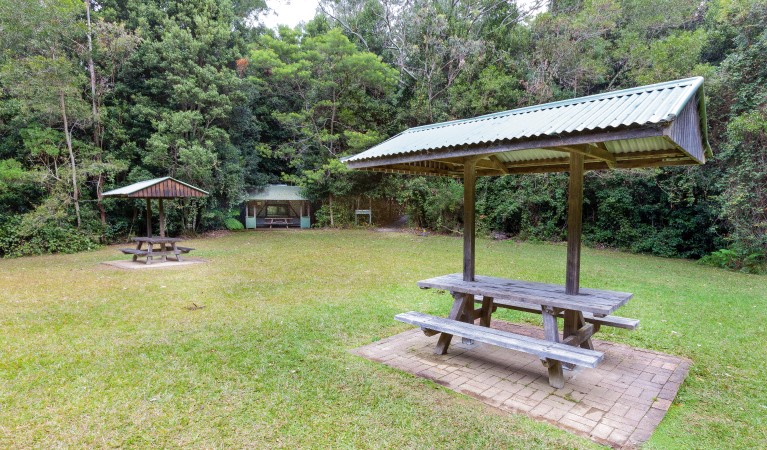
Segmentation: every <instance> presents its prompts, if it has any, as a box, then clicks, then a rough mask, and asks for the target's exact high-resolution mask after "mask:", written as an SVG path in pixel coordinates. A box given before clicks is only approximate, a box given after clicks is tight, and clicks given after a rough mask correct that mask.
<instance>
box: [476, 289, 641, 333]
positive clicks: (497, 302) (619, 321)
mask: <svg viewBox="0 0 767 450" xmlns="http://www.w3.org/2000/svg"><path fill="white" fill-rule="evenodd" d="M474 302H476V303H480V304H481V303H482V296H481V295H475V296H474ZM493 305H494V306H495V307H498V308H507V309H513V310H516V311H523V312H529V313H533V314H540V313H541V309H540V308H535V307H532V306H530V304H528V303H523V302H517V301H514V300H509V299H503V298H494V299H493ZM558 316H559V317H563V316H564V313H563V312H560V313H559V314H558ZM583 319H584V320H585V321H586V322H588V323H592V324H594V325H604V326H606V327H615V328H624V329H626V330H634V329H636V328H637V327H638V326H639V320H638V319H629V318H627V317H618V316H604V317H595V316H594V315H593V314H591V313H589V312H584V313H583Z"/></svg>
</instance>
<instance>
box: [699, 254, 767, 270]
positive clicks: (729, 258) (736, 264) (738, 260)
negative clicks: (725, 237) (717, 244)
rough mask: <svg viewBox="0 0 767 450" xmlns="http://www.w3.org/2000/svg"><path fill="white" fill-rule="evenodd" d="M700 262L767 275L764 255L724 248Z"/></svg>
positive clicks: (766, 262)
mask: <svg viewBox="0 0 767 450" xmlns="http://www.w3.org/2000/svg"><path fill="white" fill-rule="evenodd" d="M698 262H699V263H700V264H703V265H707V266H713V267H719V268H722V269H729V270H736V271H740V272H745V273H756V274H765V273H767V258H766V257H765V255H764V254H763V253H744V252H742V251H740V252H739V251H737V250H731V249H726V248H724V249H721V250H717V251H715V252H713V253H711V254H709V255H706V256H704V257H703V258H701V259H700V260H699V261H698Z"/></svg>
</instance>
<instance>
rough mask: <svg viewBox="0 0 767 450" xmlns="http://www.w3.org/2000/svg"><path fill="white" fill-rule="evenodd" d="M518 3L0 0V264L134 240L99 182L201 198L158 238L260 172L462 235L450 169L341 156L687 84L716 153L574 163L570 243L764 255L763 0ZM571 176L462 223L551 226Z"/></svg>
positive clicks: (759, 262) (131, 217)
mask: <svg viewBox="0 0 767 450" xmlns="http://www.w3.org/2000/svg"><path fill="white" fill-rule="evenodd" d="M543 3H544V2H540V4H543ZM535 6H536V5H531V4H530V2H525V3H524V4H520V5H518V4H517V3H515V2H514V1H512V0H387V1H381V0H322V1H321V2H320V7H319V8H318V11H317V15H316V17H315V18H314V19H313V20H312V21H310V22H309V23H307V24H304V25H303V26H299V27H297V28H295V29H290V28H286V27H281V28H279V29H278V30H270V29H265V28H263V27H261V26H259V24H258V19H257V18H258V13H259V12H261V11H263V10H265V9H266V8H267V7H268V4H265V3H263V2H262V1H260V0H246V1H231V0H192V1H165V0H164V1H157V0H128V1H113V0H104V1H90V0H44V1H35V2H21V3H19V2H12V1H9V0H0V30H2V33H0V45H2V52H1V53H0V255H19V254H29V253H39V252H48V251H76V250H79V249H82V248H88V247H90V246H91V245H93V244H94V243H95V242H98V241H102V242H103V241H109V240H112V239H117V238H120V237H121V236H125V235H126V234H128V233H131V232H134V231H135V230H136V229H140V224H139V223H138V221H140V220H141V219H140V218H139V216H140V215H138V214H137V208H138V207H139V206H140V205H138V204H132V203H130V202H126V201H122V202H115V201H107V200H102V198H101V192H103V191H104V190H105V189H108V188H111V187H114V186H117V185H122V184H126V183H128V182H134V181H138V180H142V179H146V178H149V177H154V176H165V175H170V176H175V177H178V178H180V179H182V180H185V181H188V182H191V183H193V184H196V185H199V186H201V187H203V188H204V189H206V190H208V191H210V192H212V193H213V195H212V196H211V197H210V198H208V199H206V200H204V201H197V202H178V203H176V204H174V205H172V206H171V207H170V211H169V213H170V215H171V216H172V219H175V220H171V223H175V224H183V225H174V226H176V227H177V229H175V230H172V231H175V232H182V231H186V232H190V231H193V230H197V231H200V230H203V229H206V228H215V227H220V226H222V225H223V223H224V221H225V219H227V218H229V217H231V216H232V215H236V214H237V211H238V209H239V203H240V199H241V196H242V194H243V193H244V191H245V190H247V189H251V188H255V187H259V186H262V185H264V184H266V183H269V182H290V183H295V184H298V185H301V186H303V187H304V188H305V190H306V192H307V194H308V195H310V196H311V198H312V199H314V200H315V201H316V202H317V203H318V206H319V208H318V209H319V211H318V216H317V219H318V221H319V223H321V224H323V225H334V226H341V225H344V224H346V223H348V222H349V220H350V218H351V215H350V210H351V209H352V208H353V204H354V203H355V202H356V201H359V199H360V198H361V197H362V196H364V197H367V198H369V199H371V201H372V200H377V201H382V202H386V203H387V204H388V205H398V206H397V208H399V209H400V210H401V211H404V212H407V213H409V216H410V219H411V221H412V222H413V223H414V224H415V225H418V226H422V227H425V228H432V229H436V230H441V231H456V230H460V217H461V209H462V205H461V195H460V192H461V189H460V183H459V182H457V181H454V180H438V179H423V178H418V177H397V176H385V177H384V176H380V175H375V174H367V173H352V172H349V171H347V170H346V169H345V168H344V167H343V165H341V164H339V162H338V158H339V157H342V156H345V155H348V154H351V153H355V152H357V151H360V150H362V149H365V148H367V147H369V146H371V145H374V144H376V143H378V142H380V141H382V140H384V139H386V138H387V137H389V136H392V135H393V134H395V133H397V132H399V131H401V130H403V129H405V128H407V127H410V126H416V125H421V124H425V123H431V122H435V121H441V120H450V119H455V118H462V117H469V116H473V115H477V114H483V113H488V112H495V111H499V110H504V109H511V108H515V107H520V106H525V105H529V104H535V103H540V102H545V101H551V100H558V99H563V98H569V97H574V96H580V95H588V94H594V93H598V92H603V91H606V90H612V89H618V88H625V87H632V86H636V85H641V84H647V83H653V82H659V81H666V80H669V79H674V78H680V77H685V76H691V75H702V76H705V77H706V86H705V89H706V95H707V101H708V123H709V130H710V134H709V139H710V141H711V144H712V146H713V148H714V152H715V159H714V161H712V163H710V164H707V165H706V166H704V167H687V168H669V169H654V170H620V171H610V172H601V171H598V172H592V173H589V174H588V175H587V177H588V178H587V183H586V193H585V196H586V205H585V212H584V220H585V228H584V230H585V238H586V240H587V241H588V242H589V243H590V244H592V245H600V246H609V247H615V248H623V249H629V250H632V251H637V252H650V253H654V254H658V255H664V256H682V257H703V256H705V255H707V254H710V253H712V252H715V251H717V250H721V251H718V252H715V253H713V255H711V256H708V257H707V259H708V260H710V261H713V262H714V263H716V264H721V265H726V266H731V267H736V268H746V269H748V270H758V268H759V267H760V266H763V265H764V263H765V255H766V254H767V164H765V163H766V162H767V150H766V149H765V148H766V147H767V87H765V86H767V68H766V67H767V66H765V64H764V55H765V54H766V53H767V2H766V1H765V0H743V1H739V2H731V1H726V0H705V1H703V2H701V1H699V0H663V1H660V2H659V1H649V0H620V1H619V0H583V1H556V2H554V1H551V2H548V4H546V5H543V6H546V8H543V9H538V10H535ZM566 183H567V180H566V176H565V175H561V174H560V175H557V174H554V175H537V176H507V177H500V178H487V179H482V180H481V181H480V183H479V186H478V196H479V205H478V208H479V213H480V222H479V223H480V225H481V226H482V227H483V228H484V229H485V230H487V231H494V232H502V233H505V234H507V235H512V236H519V237H521V238H527V239H544V240H561V239H564V236H565V232H564V229H565V221H566V206H565V204H566V202H565V201H564V197H565V189H566ZM182 226H183V227H184V230H182V229H181V227H182ZM63 234H66V235H67V236H70V238H69V239H67V240H66V242H67V244H66V245H63V244H62V243H61V242H59V240H58V239H57V237H58V236H62V235H63ZM71 236H74V237H71Z"/></svg>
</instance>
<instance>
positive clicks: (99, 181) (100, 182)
mask: <svg viewBox="0 0 767 450" xmlns="http://www.w3.org/2000/svg"><path fill="white" fill-rule="evenodd" d="M84 2H85V18H86V20H87V22H88V33H87V35H88V72H89V74H90V77H91V108H92V115H93V145H94V146H95V147H96V148H98V149H99V150H98V153H97V154H96V161H97V162H101V120H100V119H99V109H98V102H97V101H96V69H95V68H94V65H93V38H92V36H91V35H92V33H93V26H92V24H91V2H90V0H84ZM103 187H104V174H103V173H99V175H98V177H97V178H96V206H97V207H98V209H99V215H100V216H101V226H102V227H106V224H107V213H106V210H105V209H104V203H103V202H102V200H103V198H104V197H103V196H102V195H101V193H102V192H103Z"/></svg>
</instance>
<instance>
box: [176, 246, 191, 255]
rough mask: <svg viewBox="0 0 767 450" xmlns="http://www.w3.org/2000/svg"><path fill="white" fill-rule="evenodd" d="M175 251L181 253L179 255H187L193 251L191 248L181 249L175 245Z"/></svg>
mask: <svg viewBox="0 0 767 450" xmlns="http://www.w3.org/2000/svg"><path fill="white" fill-rule="evenodd" d="M176 250H177V251H179V252H181V253H189V252H191V251H192V250H194V249H193V248H192V247H181V246H178V245H177V246H176Z"/></svg>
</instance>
